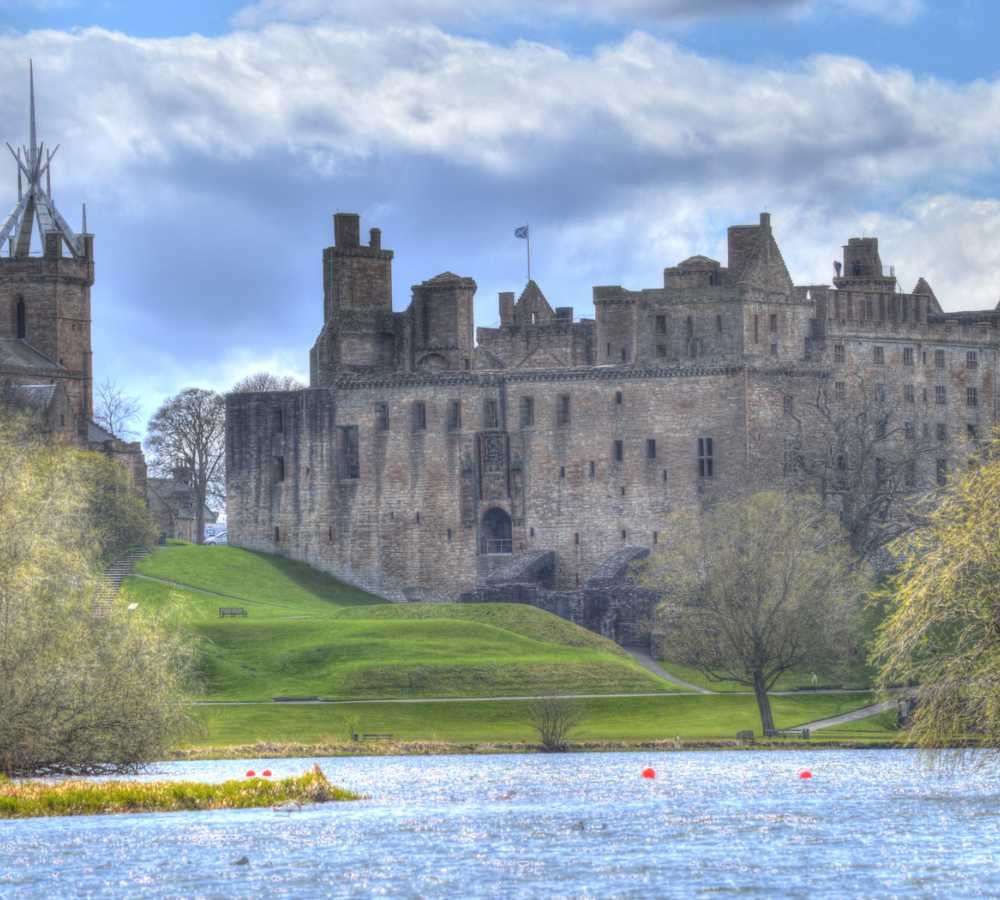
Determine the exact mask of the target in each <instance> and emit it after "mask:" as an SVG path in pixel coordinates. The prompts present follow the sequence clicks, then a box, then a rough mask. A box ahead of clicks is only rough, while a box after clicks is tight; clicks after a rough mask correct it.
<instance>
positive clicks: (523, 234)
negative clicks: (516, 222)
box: [514, 225, 528, 241]
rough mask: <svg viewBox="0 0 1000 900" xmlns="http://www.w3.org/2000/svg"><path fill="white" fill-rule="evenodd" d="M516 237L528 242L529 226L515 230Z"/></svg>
mask: <svg viewBox="0 0 1000 900" xmlns="http://www.w3.org/2000/svg"><path fill="white" fill-rule="evenodd" d="M514 237H516V238H521V239H522V240H525V241H526V240H528V226H527V225H522V226H521V227H520V228H515V229H514Z"/></svg>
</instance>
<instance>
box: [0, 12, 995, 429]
mask: <svg viewBox="0 0 1000 900" xmlns="http://www.w3.org/2000/svg"><path fill="white" fill-rule="evenodd" d="M998 33H1000V6H998V4H996V3H995V2H994V0H600V2H597V0H480V2H476V0H340V2H337V0H257V2H254V3H249V4H248V3H247V2H245V0H243V2H241V0H216V2H206V0H173V2H171V3H169V4H168V3H155V4H154V3H135V2H130V0H89V2H88V0H0V140H5V141H10V142H11V143H12V144H13V143H21V142H24V141H25V140H26V138H27V61H28V58H29V57H31V58H33V59H34V63H35V73H36V92H37V103H38V116H39V136H40V138H44V139H45V140H46V141H47V142H50V143H51V144H55V143H59V144H61V145H62V148H61V149H60V151H59V156H58V158H57V160H56V162H55V163H54V164H53V192H54V195H55V199H56V203H57V205H58V206H59V207H60V209H61V211H62V212H63V214H64V215H65V216H67V217H68V218H69V219H70V221H71V222H72V223H78V222H79V209H80V204H81V202H86V203H87V210H88V224H89V226H90V230H91V231H93V232H95V233H96V235H97V237H96V256H97V282H96V284H95V286H94V290H93V315H94V368H95V375H96V377H97V379H98V380H100V379H103V378H106V377H107V378H112V379H114V380H115V381H117V382H118V383H120V384H121V385H122V386H123V387H124V388H125V389H126V390H127V391H129V392H130V393H133V394H136V395H139V396H141V398H142V402H143V404H144V417H145V416H148V415H149V414H150V413H151V412H152V411H153V410H154V409H155V407H156V405H157V404H158V403H159V402H160V401H162V400H163V399H164V398H165V397H167V396H169V395H170V394H172V393H175V392H176V391H178V390H179V389H181V388H182V387H185V386H188V385H199V386H205V387H211V388H216V389H220V390H224V389H226V388H228V387H229V386H231V384H232V383H233V382H234V381H235V380H236V379H238V378H239V377H241V376H243V375H245V374H248V373H249V372H251V371H254V370H258V369H262V368H263V369H269V370H272V371H277V372H282V373H292V374H298V375H299V376H300V377H305V376H306V375H307V370H308V349H309V347H310V345H311V344H312V341H313V340H314V338H315V335H316V333H317V331H318V330H319V327H320V325H321V314H322V285H321V266H320V261H321V252H322V248H323V247H324V246H326V245H328V244H330V243H331V242H332V226H331V221H330V218H331V215H332V214H333V213H334V212H335V211H337V210H343V211H356V212H359V213H361V215H362V227H363V229H366V230H367V228H368V227H371V226H373V225H377V226H379V227H381V228H382V233H383V246H386V247H390V248H392V249H394V250H395V251H396V261H395V272H394V285H395V298H394V304H395V306H396V308H397V309H402V308H404V307H405V306H406V304H407V303H408V301H409V288H410V285H412V284H415V283H417V282H420V281H423V280H425V279H427V278H430V277H432V276H434V275H435V274H437V273H439V272H441V271H443V270H446V269H450V270H452V271H455V272H458V273H459V274H461V275H468V276H472V277H473V278H475V279H476V281H477V282H478V284H479V291H478V294H477V301H476V312H477V320H478V324H481V325H490V324H494V323H495V322H496V320H497V311H496V295H497V292H498V291H503V290H517V289H519V288H520V287H521V286H523V283H524V280H525V273H524V242H523V241H518V240H516V239H515V238H514V237H513V230H514V228H515V227H517V226H519V225H522V224H524V223H530V225H531V230H532V256H533V274H534V275H535V277H536V279H537V280H538V281H539V283H540V284H541V286H542V288H543V290H544V291H545V292H546V294H547V295H548V297H549V299H550V300H551V301H553V302H554V303H555V304H558V305H573V306H575V307H576V310H577V314H578V315H589V314H591V313H592V310H593V308H592V306H591V303H590V297H591V290H590V289H591V286H592V285H594V284H624V285H626V286H628V287H631V288H641V287H654V286H657V285H659V284H660V283H661V281H662V269H663V267H664V266H665V265H671V264H674V263H676V262H677V261H679V260H681V259H683V258H685V257H687V256H690V255H692V254H695V253H704V254H707V255H711V256H714V257H716V258H721V259H723V260H724V259H725V229H726V226H727V225H730V224H738V223H749V222H754V221H756V219H757V215H758V213H759V212H760V211H762V210H768V211H770V213H771V214H772V220H773V223H774V226H775V231H776V235H777V238H778V240H779V242H780V244H781V246H782V249H783V251H784V254H785V259H786V261H787V262H788V264H789V267H790V269H791V271H792V275H793V277H794V278H795V280H796V281H797V282H799V283H814V282H825V281H828V280H829V278H830V275H831V268H832V266H831V264H832V261H833V259H834V258H835V257H836V256H837V255H838V252H839V248H840V245H841V244H842V243H844V242H845V241H846V239H847V238H848V237H851V236H854V235H863V234H864V235H877V236H878V237H879V238H880V241H881V247H882V258H883V261H884V262H885V263H887V264H894V265H895V266H896V271H897V273H898V274H899V276H900V280H901V282H902V284H903V287H904V288H905V289H909V288H911V287H912V285H913V283H914V282H916V280H917V278H918V277H919V276H921V275H923V276H925V277H927V278H928V280H929V281H930V283H931V284H932V285H933V287H934V288H935V290H936V292H937V294H938V297H939V299H940V300H941V302H942V303H943V305H944V306H945V308H946V309H973V308H984V307H992V306H994V305H995V304H996V302H997V300H998V298H1000V178H998V163H1000V72H998V66H1000V63H998V60H1000V56H998V55H997V53H996V47H995V38H996V35H997V34H998ZM16 187H17V183H16V171H15V168H14V164H13V161H11V160H9V159H8V161H7V162H6V163H0V208H2V209H6V208H8V207H9V206H10V205H11V204H12V202H13V201H14V200H15V199H16Z"/></svg>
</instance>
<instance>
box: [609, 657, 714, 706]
mask: <svg viewBox="0 0 1000 900" xmlns="http://www.w3.org/2000/svg"><path fill="white" fill-rule="evenodd" d="M625 650H627V651H628V653H629V654H631V656H632V658H633V659H634V660H635V661H636V662H637V663H639V665H640V666H642V667H643V668H644V669H648V670H649V671H650V672H652V673H653V674H654V675H659V676H660V678H662V679H663V680H664V681H669V682H670V683H671V684H673V685H676V686H677V687H680V688H684V690H685V691H686V692H687V693H689V694H714V693H715V691H710V690H708V689H707V688H703V687H701V686H700V685H697V684H692V683H691V682H690V681H685V680H684V679H683V678H678V677H677V676H676V675H671V674H670V673H669V672H668V671H667V670H666V669H664V668H663V666H661V665H660V664H659V663H658V662H657V661H656V660H655V659H653V657H652V656H650V655H649V654H648V653H646V652H644V651H642V650H639V649H638V648H637V647H625Z"/></svg>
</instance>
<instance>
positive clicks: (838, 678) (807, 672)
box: [659, 659, 872, 693]
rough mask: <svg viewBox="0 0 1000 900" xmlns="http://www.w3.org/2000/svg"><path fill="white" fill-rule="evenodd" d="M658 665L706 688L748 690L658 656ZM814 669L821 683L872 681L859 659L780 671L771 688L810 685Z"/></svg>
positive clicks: (867, 684) (851, 685)
mask: <svg viewBox="0 0 1000 900" xmlns="http://www.w3.org/2000/svg"><path fill="white" fill-rule="evenodd" d="M659 663H660V665H661V666H663V668H664V669H666V670H667V671H668V672H669V673H670V674H671V675H676V676H677V677H678V678H683V679H684V680H685V681H690V682H691V683H692V684H697V685H700V686H701V687H705V688H708V689H709V690H710V691H722V692H730V691H737V692H740V693H743V692H745V691H749V690H751V688H749V687H747V686H746V685H745V684H738V683H737V682H735V681H715V680H714V679H712V678H708V677H707V676H706V675H703V674H702V673H701V672H699V671H698V670H697V669H694V668H691V667H690V666H684V665H681V664H680V663H676V662H671V661H670V660H666V659H661V660H659ZM813 673H815V675H816V680H817V683H818V684H819V685H820V686H821V687H830V686H835V687H842V688H848V689H850V688H857V689H868V688H870V687H871V683H872V671H871V670H870V669H869V668H868V667H867V666H866V665H865V664H864V663H863V662H854V663H843V664H841V665H836V666H828V665H816V666H803V667H801V668H797V669H791V670H789V671H788V672H785V673H784V674H782V675H781V676H780V677H779V678H778V681H777V683H776V684H775V685H774V688H773V690H775V691H794V690H798V689H803V688H810V687H812V675H813Z"/></svg>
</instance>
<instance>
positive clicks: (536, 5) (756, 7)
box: [233, 0, 923, 28]
mask: <svg viewBox="0 0 1000 900" xmlns="http://www.w3.org/2000/svg"><path fill="white" fill-rule="evenodd" d="M922 9H923V0H604V2H595V0H476V2H474V3H470V2H468V0H382V2H380V3H371V2H369V0H340V2H338V3H336V4H331V3H330V2H328V0H257V2H255V3H251V4H249V5H248V6H246V7H244V8H243V9H241V10H240V11H239V12H238V13H237V14H236V15H235V16H234V18H233V21H234V24H235V25H237V26H238V27H241V28H256V27H259V26H260V25H262V24H265V23H267V22H274V21H298V22H303V21H318V20H338V21H346V22H367V23H376V22H385V21H392V22H410V23H413V22H434V23H437V24H446V25H458V26H466V27H476V26H485V25H489V24H491V23H497V22H516V23H521V24H526V23H530V24H538V23H539V22H540V21H546V20H556V21H579V20H584V21H591V22H600V23H610V24H619V25H625V26H627V27H641V26H649V25H656V24H666V23H674V22H680V23H687V22H692V21H696V20H699V19H711V18H716V17H720V16H732V15H773V14H794V15H801V14H805V15H816V14H820V13H824V12H832V13H834V14H842V13H853V14H858V13H860V14H861V15H864V16H870V17H873V18H876V19H882V20H884V21H887V22H890V23H893V24H905V23H907V22H909V21H911V20H912V19H914V18H915V17H916V16H917V15H918V14H919V13H920V12H921V11H922Z"/></svg>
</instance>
